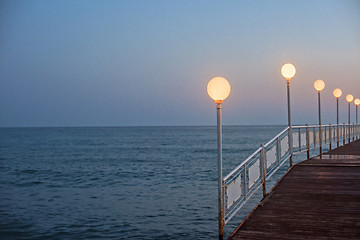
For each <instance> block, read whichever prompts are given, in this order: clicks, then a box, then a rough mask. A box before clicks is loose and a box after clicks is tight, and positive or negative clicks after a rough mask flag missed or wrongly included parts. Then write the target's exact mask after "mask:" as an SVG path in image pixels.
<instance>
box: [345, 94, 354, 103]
mask: <svg viewBox="0 0 360 240" xmlns="http://www.w3.org/2000/svg"><path fill="white" fill-rule="evenodd" d="M353 99H354V97H353V95H351V94H348V95H346V101H348V102H349V103H351V102H352V100H353Z"/></svg>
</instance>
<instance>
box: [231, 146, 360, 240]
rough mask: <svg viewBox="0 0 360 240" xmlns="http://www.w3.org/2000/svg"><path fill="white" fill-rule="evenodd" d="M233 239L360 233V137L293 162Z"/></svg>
mask: <svg viewBox="0 0 360 240" xmlns="http://www.w3.org/2000/svg"><path fill="white" fill-rule="evenodd" d="M228 239H230V240H236V239H262V240H263V239H317V240H318V239H360V140H357V141H355V142H353V143H350V144H347V145H345V146H342V147H340V148H337V149H335V150H332V151H330V152H327V153H326V154H325V155H323V157H322V159H320V158H319V157H314V158H312V159H309V160H305V161H303V162H301V163H299V164H297V165H295V166H293V168H292V169H291V170H290V171H289V172H288V173H287V174H286V175H285V176H284V177H283V178H282V179H281V180H280V181H279V183H278V184H277V185H276V186H275V188H274V189H273V191H272V192H271V193H269V194H268V195H267V196H266V197H265V198H264V199H263V200H262V202H261V203H260V204H259V205H258V206H257V207H256V208H255V209H254V210H253V211H252V212H251V213H250V214H249V215H248V217H247V218H246V219H245V220H244V221H243V222H242V223H241V224H240V225H239V227H238V228H237V229H236V230H235V231H234V232H233V233H232V234H231V235H230V237H229V238H228Z"/></svg>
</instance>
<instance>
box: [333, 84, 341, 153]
mask: <svg viewBox="0 0 360 240" xmlns="http://www.w3.org/2000/svg"><path fill="white" fill-rule="evenodd" d="M333 94H334V97H336V123H337V132H336V135H337V147H339V98H340V97H341V95H342V91H341V89H340V88H335V89H334V91H333Z"/></svg>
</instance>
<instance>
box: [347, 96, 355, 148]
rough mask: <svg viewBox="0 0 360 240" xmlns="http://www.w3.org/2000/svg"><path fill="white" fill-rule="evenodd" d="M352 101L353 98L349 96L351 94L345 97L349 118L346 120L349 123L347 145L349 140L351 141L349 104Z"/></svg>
mask: <svg viewBox="0 0 360 240" xmlns="http://www.w3.org/2000/svg"><path fill="white" fill-rule="evenodd" d="M352 100H354V97H353V95H351V94H348V95H346V101H348V103H349V111H348V112H349V116H348V119H349V122H348V124H349V125H348V143H350V140H351V136H350V135H351V132H350V127H351V126H350V103H351V102H352Z"/></svg>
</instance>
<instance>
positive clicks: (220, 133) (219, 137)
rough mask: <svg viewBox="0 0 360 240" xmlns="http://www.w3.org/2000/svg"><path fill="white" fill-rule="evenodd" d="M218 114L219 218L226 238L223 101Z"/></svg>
mask: <svg viewBox="0 0 360 240" xmlns="http://www.w3.org/2000/svg"><path fill="white" fill-rule="evenodd" d="M216 113H217V114H216V115H217V143H218V146H217V147H218V149H217V150H218V161H217V163H218V164H217V165H218V204H219V205H218V220H219V240H222V239H223V238H224V220H223V219H224V209H223V206H224V203H223V201H224V198H223V194H224V193H223V176H222V124H221V103H218V104H217V105H216Z"/></svg>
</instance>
